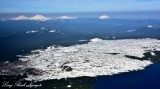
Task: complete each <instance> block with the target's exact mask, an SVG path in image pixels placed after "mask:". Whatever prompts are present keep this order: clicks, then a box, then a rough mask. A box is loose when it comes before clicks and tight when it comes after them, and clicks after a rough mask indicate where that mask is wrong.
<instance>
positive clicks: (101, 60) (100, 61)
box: [20, 38, 160, 81]
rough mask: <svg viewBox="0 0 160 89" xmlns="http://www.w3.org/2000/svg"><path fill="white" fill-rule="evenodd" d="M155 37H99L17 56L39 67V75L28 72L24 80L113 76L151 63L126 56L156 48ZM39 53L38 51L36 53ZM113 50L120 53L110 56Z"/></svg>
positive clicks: (142, 67) (28, 63)
mask: <svg viewBox="0 0 160 89" xmlns="http://www.w3.org/2000/svg"><path fill="white" fill-rule="evenodd" d="M158 47H160V40H157V39H125V40H102V39H99V38H95V39H92V40H91V42H89V43H87V44H82V45H74V46H69V47H61V46H59V47H55V46H50V47H48V48H47V49H45V50H34V51H32V52H36V54H34V53H33V54H31V55H28V56H24V57H25V58H20V60H22V61H23V62H27V68H34V69H37V70H41V71H43V72H41V74H40V75H36V76H35V75H28V77H27V78H26V79H27V80H37V81H41V80H48V79H61V78H72V77H80V76H92V77H94V76H99V75H113V74H119V73H122V72H129V71H137V70H143V69H144V68H145V67H146V66H148V65H150V64H152V62H151V61H149V60H143V61H141V60H136V59H130V58H127V57H125V55H131V56H136V57H143V56H144V55H143V53H145V52H146V50H152V49H156V48H157V49H158ZM37 53H38V54H37ZM112 53H119V54H117V55H112Z"/></svg>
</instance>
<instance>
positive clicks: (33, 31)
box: [26, 30, 38, 33]
mask: <svg viewBox="0 0 160 89" xmlns="http://www.w3.org/2000/svg"><path fill="white" fill-rule="evenodd" d="M37 32H38V31H37V30H31V31H27V32H26V33H37Z"/></svg>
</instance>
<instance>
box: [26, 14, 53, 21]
mask: <svg viewBox="0 0 160 89" xmlns="http://www.w3.org/2000/svg"><path fill="white" fill-rule="evenodd" d="M29 19H30V20H35V21H46V20H50V19H51V18H47V17H45V16H43V15H35V16H33V17H31V18H29Z"/></svg>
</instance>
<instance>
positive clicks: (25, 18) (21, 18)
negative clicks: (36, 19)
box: [12, 15, 29, 20]
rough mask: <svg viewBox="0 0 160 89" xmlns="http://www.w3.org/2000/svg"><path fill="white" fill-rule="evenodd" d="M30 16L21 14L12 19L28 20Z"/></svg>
mask: <svg viewBox="0 0 160 89" xmlns="http://www.w3.org/2000/svg"><path fill="white" fill-rule="evenodd" d="M28 19H29V18H28V17H26V16H24V15H20V16H18V17H15V18H12V20H28Z"/></svg>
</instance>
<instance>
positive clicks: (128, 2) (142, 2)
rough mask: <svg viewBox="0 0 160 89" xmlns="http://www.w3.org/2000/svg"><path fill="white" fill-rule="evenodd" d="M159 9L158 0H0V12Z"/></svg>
mask: <svg viewBox="0 0 160 89" xmlns="http://www.w3.org/2000/svg"><path fill="white" fill-rule="evenodd" d="M159 10H160V0H0V13H8V12H40V13H43V12H45V13H50V12H51V13H52V12H103V11H159Z"/></svg>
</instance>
